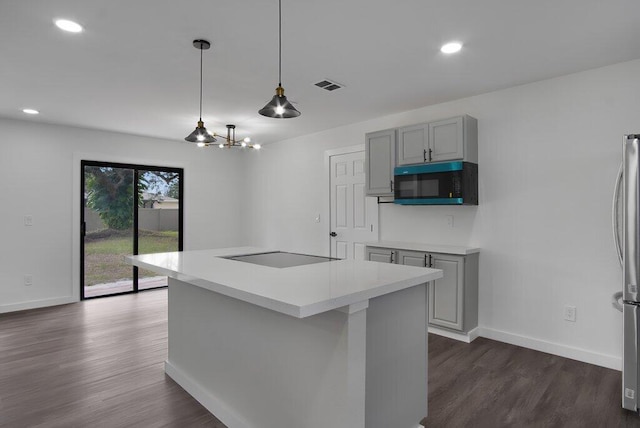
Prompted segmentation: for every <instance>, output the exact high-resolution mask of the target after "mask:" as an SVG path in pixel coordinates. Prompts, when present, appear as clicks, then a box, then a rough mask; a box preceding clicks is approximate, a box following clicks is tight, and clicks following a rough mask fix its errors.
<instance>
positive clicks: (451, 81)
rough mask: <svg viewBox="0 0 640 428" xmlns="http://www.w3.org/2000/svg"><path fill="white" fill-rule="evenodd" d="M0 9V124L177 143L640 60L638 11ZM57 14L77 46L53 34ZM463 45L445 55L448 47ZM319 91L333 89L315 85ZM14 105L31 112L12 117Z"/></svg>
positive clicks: (297, 4) (412, 104)
mask: <svg viewBox="0 0 640 428" xmlns="http://www.w3.org/2000/svg"><path fill="white" fill-rule="evenodd" d="M282 7H283V75H282V83H283V86H284V88H285V90H286V95H287V96H288V97H289V99H290V100H292V101H294V102H296V105H297V108H298V109H299V110H300V111H301V112H302V116H300V117H299V118H296V119H269V118H264V117H262V116H260V115H259V114H258V110H259V109H260V108H262V107H263V106H264V104H266V103H267V101H269V100H270V99H271V97H272V96H273V95H274V93H275V92H274V90H275V87H276V86H277V83H278V82H277V77H278V57H277V54H278V50H277V49H278V45H277V42H278V39H277V37H278V32H277V31H278V27H277V18H278V4H277V1H276V0H269V1H265V0H215V1H214V0H209V1H204V0H135V1H132V0H95V1H87V0H82V1H81V0H76V1H73V0H59V1H52V0H2V1H0V116H2V117H8V118H19V119H27V120H34V121H42V122H51V123H60V124H67V125H74V126H82V127H90V128H98V129H105V130H111V131H119V132H126V133H132V134H140V135H149V136H155V137H163V138H169V139H175V140H177V141H184V140H183V138H184V137H185V136H186V135H187V134H189V133H190V132H191V131H192V130H193V128H194V127H195V125H196V121H197V119H198V83H199V51H198V50H197V49H195V48H194V47H193V46H192V41H193V40H194V39H196V38H204V39H207V40H209V41H210V42H211V43H212V48H211V49H210V50H208V51H205V52H204V106H203V120H204V121H205V126H207V128H208V129H209V130H215V131H216V132H219V133H222V132H225V128H224V125H225V124H227V123H234V124H236V125H237V135H238V137H244V136H247V135H248V136H251V137H252V138H253V140H254V141H255V142H260V143H268V142H272V141H278V140H282V139H286V138H291V137H295V136H298V135H304V134H309V133H313V132H317V131H321V130H324V129H329V128H334V127H337V126H340V125H345V124H348V123H353V122H357V121H361V120H366V119H369V118H373V117H379V116H384V115H387V114H392V113H397V112H401V111H405V110H410V109H414V108H418V107H421V106H426V105H430V104H435V103H440V102H443V101H447V100H452V99H457V98H462V97H466V96H470V95H474V94H479V93H484V92H489V91H493V90H497V89H501V88H506V87H510V86H514V85H518V84H523V83H527V82H533V81H537V80H542V79H546V78H550V77H554V76H560V75H564V74H568V73H572V72H576V71H581V70H586V69H590V68H595V67H599V66H603V65H607V64H613V63H617V62H622V61H627V60H631V59H636V58H640V24H638V23H637V21H638V20H637V17H638V16H640V1H638V0H606V1H603V0H440V1H436V0H396V1H379V0H342V1H338V0H324V1H314V0H297V1H294V0H283V6H282ZM55 18H68V19H72V20H76V21H77V22H79V23H81V24H82V25H83V26H84V27H85V31H84V32H83V33H81V34H70V33H64V32H62V31H60V30H58V29H57V28H56V27H55V26H54V24H53V20H54V19H55ZM451 40H459V41H461V42H463V43H464V48H463V51H462V52H461V53H459V54H457V55H454V56H446V55H444V54H442V53H440V51H439V48H440V46H441V45H442V44H443V43H444V42H447V41H451ZM325 78H328V79H332V80H335V81H337V82H339V83H342V84H344V85H345V88H344V89H340V90H338V91H334V92H327V91H324V90H321V89H319V88H317V87H316V86H314V83H315V82H318V81H320V80H322V79H325ZM25 107H31V108H35V109H38V110H40V111H41V114H40V115H39V116H36V117H27V116H26V115H24V114H23V113H22V112H21V110H22V108H25Z"/></svg>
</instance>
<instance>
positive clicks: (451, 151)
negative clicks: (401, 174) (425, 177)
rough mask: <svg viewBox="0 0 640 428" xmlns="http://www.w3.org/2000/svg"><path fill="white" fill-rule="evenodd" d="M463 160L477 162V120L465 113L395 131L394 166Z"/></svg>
mask: <svg viewBox="0 0 640 428" xmlns="http://www.w3.org/2000/svg"><path fill="white" fill-rule="evenodd" d="M450 160H464V161H467V162H473V163H478V121H477V120H476V119H475V118H473V117H471V116H468V115H464V116H458V117H453V118H450V119H444V120H438V121H434V122H429V123H425V124H421V125H412V126H406V127H404V128H400V129H399V130H398V165H408V164H416V163H426V162H442V161H450Z"/></svg>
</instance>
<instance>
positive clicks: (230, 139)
mask: <svg viewBox="0 0 640 428" xmlns="http://www.w3.org/2000/svg"><path fill="white" fill-rule="evenodd" d="M209 136H210V137H211V138H210V141H198V142H197V146H198V147H209V146H214V145H216V146H218V147H220V148H221V149H231V148H234V147H235V148H240V149H243V148H247V149H255V150H259V149H260V147H261V146H260V144H252V143H251V138H249V137H246V138H244V139H243V140H236V126H235V125H227V135H226V136H222V135H220V134H216V133H215V132H214V133H212V134H209ZM216 137H218V138H220V139H223V141H222V142H221V143H217V141H218V140H217V138H216Z"/></svg>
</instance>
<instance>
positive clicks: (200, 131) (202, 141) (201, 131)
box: [185, 40, 216, 147]
mask: <svg viewBox="0 0 640 428" xmlns="http://www.w3.org/2000/svg"><path fill="white" fill-rule="evenodd" d="M193 47H194V48H196V49H200V119H199V120H198V126H196V129H195V130H194V131H193V132H192V133H191V134H189V135H188V136H187V137H186V138H185V140H187V141H189V142H190V143H198V146H200V147H203V146H204V145H208V144H210V143H213V142H215V141H216V139H215V137H214V136H213V135H212V134H210V133H209V131H207V128H205V127H204V122H203V121H202V51H204V50H206V49H209V48H210V47H211V43H209V42H208V41H206V40H194V41H193Z"/></svg>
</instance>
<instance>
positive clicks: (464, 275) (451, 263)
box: [367, 247, 478, 333]
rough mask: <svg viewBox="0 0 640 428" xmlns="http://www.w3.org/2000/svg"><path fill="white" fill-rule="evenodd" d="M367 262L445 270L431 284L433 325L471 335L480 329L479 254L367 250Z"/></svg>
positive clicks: (430, 296)
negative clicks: (476, 329) (440, 276)
mask: <svg viewBox="0 0 640 428" xmlns="http://www.w3.org/2000/svg"><path fill="white" fill-rule="evenodd" d="M367 259H368V260H372V261H378V262H386V263H398V264H403V265H409V266H419V267H432V268H434V269H441V270H442V271H443V277H442V278H440V279H437V280H435V281H431V282H430V283H429V285H428V286H429V324H430V325H432V326H435V327H443V328H446V329H449V330H454V331H458V332H463V333H467V332H469V331H470V330H472V329H474V328H476V327H477V326H478V254H477V253H475V254H467V255H463V256H461V255H455V254H441V253H427V252H420V251H408V250H396V249H390V248H377V247H367Z"/></svg>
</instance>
